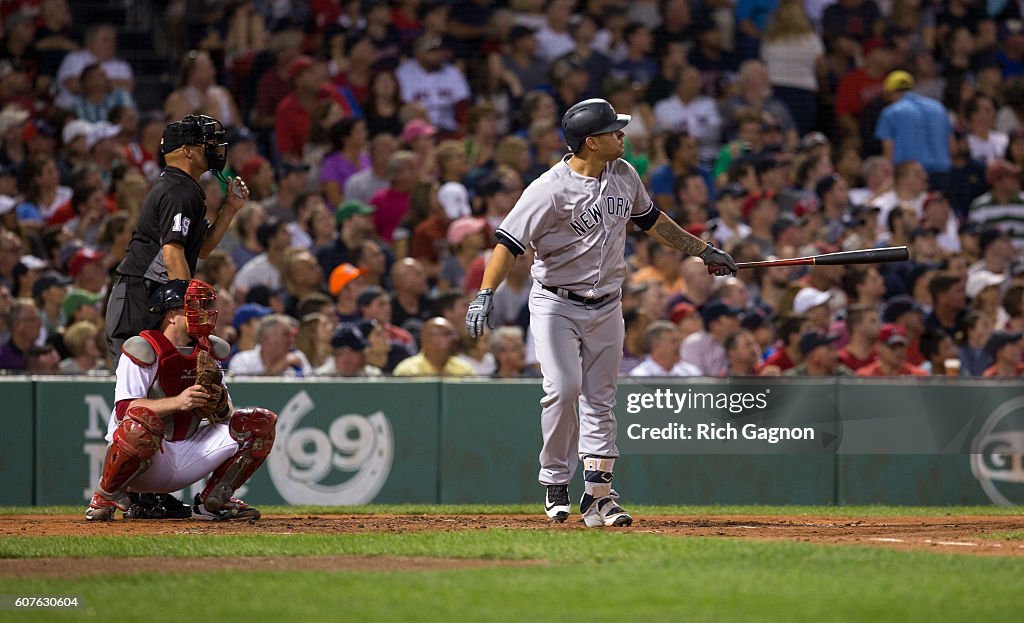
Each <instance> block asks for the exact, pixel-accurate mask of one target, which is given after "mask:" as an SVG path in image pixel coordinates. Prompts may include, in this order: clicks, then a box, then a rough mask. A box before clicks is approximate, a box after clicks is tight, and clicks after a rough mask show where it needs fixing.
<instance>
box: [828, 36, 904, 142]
mask: <svg viewBox="0 0 1024 623" xmlns="http://www.w3.org/2000/svg"><path fill="white" fill-rule="evenodd" d="M891 64H892V56H891V54H890V51H889V48H888V47H887V45H886V43H885V41H884V40H882V39H871V40H870V41H868V42H866V43H865V44H864V65H863V66H861V67H859V68H857V69H854V70H852V71H849V72H847V73H846V75H844V76H843V78H842V79H841V80H840V81H839V85H838V86H837V87H836V118H837V119H838V123H839V130H840V132H842V133H843V135H844V136H845V137H847V138H850V139H857V138H859V137H860V114H861V112H863V111H864V107H865V106H867V103H868V102H870V101H871V100H873V99H875V98H876V97H878V96H879V95H881V94H882V92H883V90H884V83H885V76H886V75H888V73H889V69H890V65H891Z"/></svg>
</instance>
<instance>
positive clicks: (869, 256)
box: [708, 247, 910, 272]
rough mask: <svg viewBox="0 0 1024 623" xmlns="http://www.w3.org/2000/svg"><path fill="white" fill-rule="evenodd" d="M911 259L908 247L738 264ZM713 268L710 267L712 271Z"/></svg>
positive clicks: (767, 265)
mask: <svg viewBox="0 0 1024 623" xmlns="http://www.w3.org/2000/svg"><path fill="white" fill-rule="evenodd" d="M908 259H910V252H909V251H907V247H883V248H881V249H860V250H858V251H839V252H837V253H823V254H822V255H809V256H807V257H793V258H789V259H783V260H764V261H761V262H738V263H737V264H736V266H737V267H739V268H771V267H773V266H846V265H847V264H881V263H883V262H903V261H905V260H908ZM711 269H712V267H711V266H709V267H708V271H709V272H712V271H711Z"/></svg>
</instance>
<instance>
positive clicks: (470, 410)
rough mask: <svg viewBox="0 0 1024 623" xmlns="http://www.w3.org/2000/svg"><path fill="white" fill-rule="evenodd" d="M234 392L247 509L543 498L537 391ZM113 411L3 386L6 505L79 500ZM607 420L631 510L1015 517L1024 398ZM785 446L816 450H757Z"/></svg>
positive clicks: (659, 385)
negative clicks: (902, 511)
mask: <svg viewBox="0 0 1024 623" xmlns="http://www.w3.org/2000/svg"><path fill="white" fill-rule="evenodd" d="M230 390H231V395H232V398H233V400H234V402H235V404H236V405H237V406H239V407H243V406H262V407H266V408H269V409H271V410H273V411H275V412H277V413H278V414H279V421H278V434H277V442H276V444H275V446H274V450H273V452H272V453H271V456H270V458H269V459H268V461H267V463H266V464H265V466H264V468H263V469H261V470H260V471H259V472H258V473H257V475H256V476H255V477H254V478H253V479H252V480H251V481H250V482H249V483H248V485H247V486H246V488H245V490H243V491H242V492H241V495H244V496H245V497H246V499H247V500H249V501H252V502H254V503H261V504H324V505H350V504H365V503H371V502H376V503H401V502H409V503H413V502H422V503H524V502H525V503H530V502H536V501H537V500H538V497H539V491H540V489H539V487H538V484H537V482H536V477H537V470H538V464H537V454H538V451H539V449H540V425H539V417H538V416H539V411H540V405H539V401H540V399H541V397H542V394H543V392H542V390H541V386H540V382H539V381H525V380H524V381H511V382H504V383H497V382H491V381H486V380H479V381H478V380H470V381H446V382H438V381H436V380H404V381H400V380H393V379H387V380H377V381H374V380H358V381H346V380H330V381H326V380H324V381H320V380H316V381H295V382H289V381H281V380H276V379H274V380H270V379H266V380H264V379H258V380H240V379H239V380H235V381H233V382H231V384H230ZM112 408H113V382H112V379H110V378H95V379H93V378H88V379H87V378H77V379H62V378H57V377H34V378H31V379H29V378H27V377H11V378H0V410H2V412H3V414H4V415H3V417H4V418H5V420H6V422H7V423H8V426H7V429H6V431H5V432H6V434H5V435H3V436H0V477H2V482H4V483H5V486H4V487H3V488H0V504H4V505H13V504H21V505H31V504H36V505H49V504H81V503H83V502H85V501H87V500H88V498H89V496H90V495H91V492H92V489H93V487H94V486H95V484H96V481H97V479H98V478H99V472H100V466H101V464H102V460H103V455H104V452H105V448H106V441H105V440H104V436H105V435H106V432H107V426H108V420H109V417H110V413H111V411H112ZM615 411H616V414H617V416H618V427H619V446H620V450H621V451H622V455H623V459H622V460H621V461H620V462H619V463H618V464H617V466H616V478H615V487H616V489H618V490H619V491H620V493H622V495H623V497H624V499H625V501H628V502H631V503H644V504H837V505H841V504H876V503H877V504H906V505H939V504H987V503H999V504H1021V503H1024V386H1022V385H1021V384H1020V383H1019V382H1017V383H1014V382H998V381H971V380H952V381H951V380H948V379H930V378H928V379H908V380H904V379H898V380H864V379H724V380H709V379H676V380H671V381H664V382H655V383H644V384H638V383H632V382H623V383H622V384H620V386H619V391H618V404H617V406H616V409H615ZM687 430H689V431H690V432H689V433H688V432H687ZM697 430H703V431H705V432H707V431H711V432H710V433H708V434H709V435H711V436H710V437H707V438H698V435H697V433H696V432H694V431H697ZM785 430H788V431H797V432H798V433H799V432H800V431H810V433H811V438H806V437H805V438H791V439H778V440H768V439H767V435H768V433H771V434H772V435H774V434H775V433H774V432H772V431H785ZM644 431H646V432H644ZM641 433H643V434H644V435H646V437H644V438H641V437H640V435H641ZM762 433H764V434H765V435H766V436H765V438H757V435H761V434H762ZM780 434H781V433H780ZM794 434H795V433H794ZM652 435H653V436H656V437H659V438H658V439H652V438H651V436H652ZM688 435H689V436H688ZM716 435H717V436H716ZM576 480H577V485H576V486H575V487H574V490H577V491H578V490H579V489H580V488H581V487H580V485H579V484H578V481H579V480H580V474H577V477H576ZM183 493H185V494H187V495H190V494H191V493H192V492H191V491H188V492H183Z"/></svg>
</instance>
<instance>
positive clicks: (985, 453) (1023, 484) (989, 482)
mask: <svg viewBox="0 0 1024 623" xmlns="http://www.w3.org/2000/svg"><path fill="white" fill-rule="evenodd" d="M971 472H972V473H973V474H974V477H975V478H977V479H978V482H979V483H980V484H981V488H982V489H983V490H984V491H985V495H987V496H988V498H989V499H990V500H992V501H993V502H994V503H996V504H1001V505H1004V506H1013V505H1016V504H1022V503H1024V396H1020V397H1018V398H1013V399H1011V400H1007V401H1006V402H1004V403H1003V404H1001V405H999V406H998V407H996V409H995V410H994V411H993V412H992V413H991V414H990V415H989V416H988V419H986V420H985V424H984V425H983V426H982V427H981V431H980V432H979V433H978V435H977V436H976V437H975V438H974V442H973V443H972V444H971Z"/></svg>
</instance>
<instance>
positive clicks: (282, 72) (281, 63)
mask: <svg viewBox="0 0 1024 623" xmlns="http://www.w3.org/2000/svg"><path fill="white" fill-rule="evenodd" d="M301 45H302V33H301V32H300V31H298V30H283V31H281V32H279V33H276V34H275V35H274V36H273V37H271V39H270V50H271V52H273V53H274V54H275V61H276V62H275V63H274V64H273V65H272V66H271V67H270V68H269V69H267V70H266V71H264V72H263V75H261V76H260V77H259V82H257V83H256V84H257V86H256V104H255V110H254V111H253V116H252V125H253V127H254V128H256V129H259V130H265V129H269V128H272V127H274V119H275V117H274V113H275V111H276V109H277V105H278V104H279V103H281V101H283V100H284V98H285V97H287V96H288V94H289V93H291V91H292V74H291V73H290V72H289V68H290V66H291V64H292V61H294V60H295V59H296V58H297V57H298V56H299V53H300V51H301V48H300V46H301ZM231 144H232V142H231V141H229V142H228V145H231Z"/></svg>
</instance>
